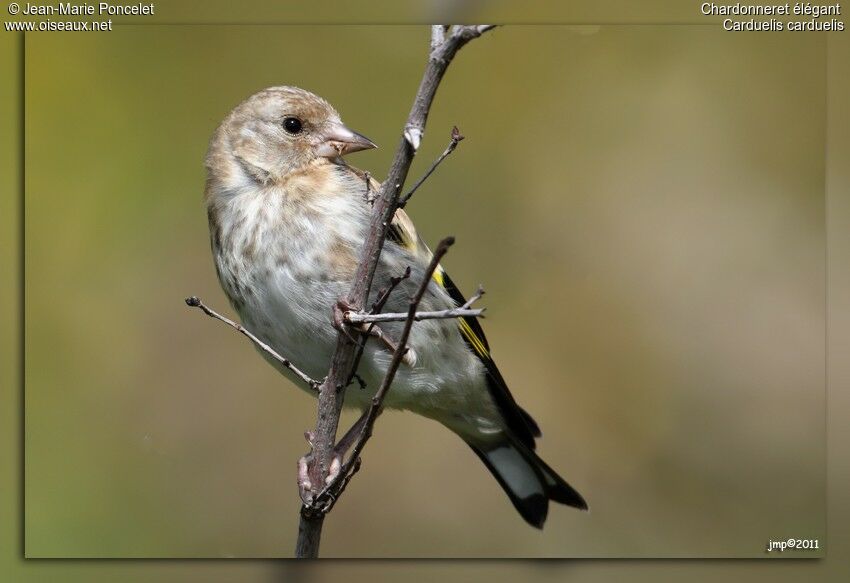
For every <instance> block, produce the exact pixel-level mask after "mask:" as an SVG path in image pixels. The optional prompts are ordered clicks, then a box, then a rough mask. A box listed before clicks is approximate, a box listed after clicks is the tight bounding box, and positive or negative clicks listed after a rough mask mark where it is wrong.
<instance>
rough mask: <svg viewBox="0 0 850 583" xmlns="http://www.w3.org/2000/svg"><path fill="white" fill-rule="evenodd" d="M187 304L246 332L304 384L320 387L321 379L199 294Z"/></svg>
mask: <svg viewBox="0 0 850 583" xmlns="http://www.w3.org/2000/svg"><path fill="white" fill-rule="evenodd" d="M186 305H187V306H189V307H190V308H200V310H201V311H203V312H204V313H205V314H206V315H207V316H209V317H210V318H215V319H216V320H219V321H221V322H224V323H225V324H227V325H228V326H230V327H231V328H233V329H235V330H236V331H237V332H240V333H242V334H244V335H245V336H247V337H248V340H250V341H251V342H253V343H254V344H255V345H256V346H257V348H259V349H260V350H262V351H263V352H265V353H266V354H268V355H269V356H271V357H272V358H273V359H275V360H276V361H277V362H279V363H280V364H281V365H282V366H284V367H285V368H288V369H289V370H291V371H292V373H293V374H294V375H295V376H297V377H298V378H299V379H300V380H301V381H302V382H303V383H304V384H306V385H307V386H309V387H310V388H311V389H313V390H314V391H316V390H318V389H319V381H317V380H315V379H313V378H312V377H310V375H308V374H307V373H305V372H304V371H302V370H301V369H299V368H298V367H296V366H295V365H294V364H292V363H291V362H290V361H289V359H288V358H284V357H282V356H281V355H279V354H278V353H277V352H275V350H274V349H273V348H272V347H271V346H269V345H268V344H266V343H265V342H263V341H262V340H260V339H259V338H257V337H256V336H254V335H253V334H252V333H251V332H250V331H249V330H248V329H246V328H245V327H244V326H242V325H241V324H237V323H236V322H234V321H233V320H231V319H230V318H226V317H224V316H222V315H221V314H219V313H218V312H216V311H215V310H213V309H212V308H209V307H207V305H206V304H204V302H202V301H201V300H200V298H198V297H197V296H191V297H188V298H186Z"/></svg>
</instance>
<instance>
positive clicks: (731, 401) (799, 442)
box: [24, 26, 826, 557]
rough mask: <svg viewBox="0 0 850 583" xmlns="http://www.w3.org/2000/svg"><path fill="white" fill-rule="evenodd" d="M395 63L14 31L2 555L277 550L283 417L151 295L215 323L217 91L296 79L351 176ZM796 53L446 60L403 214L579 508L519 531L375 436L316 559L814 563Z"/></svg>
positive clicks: (223, 348) (204, 34)
mask: <svg viewBox="0 0 850 583" xmlns="http://www.w3.org/2000/svg"><path fill="white" fill-rule="evenodd" d="M426 45H427V30H426V29H425V28H423V27H402V26H397V27H396V26H393V27H390V26H330V27H321V26H290V27H286V26H265V27H244V28H240V27H208V26H162V27H160V26H145V27H141V26H137V27H125V28H121V29H120V30H116V31H115V32H113V33H110V34H108V35H90V36H88V35H64V36H62V35H41V36H39V35H30V36H29V37H28V38H27V41H26V57H27V58H26V75H27V79H26V81H27V93H26V124H27V126H26V127H27V143H26V156H27V158H26V161H27V164H26V192H27V196H26V220H25V227H26V270H27V271H26V274H27V281H26V323H27V330H26V350H27V361H26V379H27V385H26V411H25V422H26V427H25V445H26V449H25V454H26V461H25V464H26V481H25V485H24V486H25V495H26V509H25V537H26V554H27V556H29V557H151V556H156V557H225V556H235V557H275V556H289V554H290V553H291V550H292V548H293V545H294V537H295V530H296V528H295V526H296V521H297V510H298V498H297V494H296V490H295V482H294V464H295V460H296V459H297V458H298V457H299V456H300V455H302V454H303V453H304V451H305V450H306V443H305V442H304V440H303V438H302V437H301V435H302V432H303V431H304V429H306V428H308V427H311V426H312V425H313V423H314V421H313V419H314V414H315V403H314V401H312V400H310V399H309V398H308V397H307V396H306V395H304V394H303V393H301V392H300V391H295V390H293V389H292V387H291V386H289V383H288V382H286V381H284V380H283V379H282V378H280V377H279V376H278V375H276V374H275V373H274V371H273V370H271V369H270V368H269V367H268V366H267V365H265V363H263V362H262V361H261V360H260V359H259V358H258V357H257V355H256V354H255V353H254V351H253V349H252V348H251V347H250V346H249V345H248V344H247V343H246V342H244V341H243V339H242V338H240V337H239V336H238V335H236V334H235V333H233V332H232V331H230V330H227V329H225V328H223V327H221V326H220V325H217V324H215V323H213V322H211V321H209V320H207V319H205V318H203V317H202V316H200V315H199V314H197V313H195V312H192V311H189V310H188V309H187V308H186V307H185V306H184V304H183V302H182V298H183V297H185V296H187V295H190V294H197V295H199V296H201V297H202V298H204V299H205V300H206V301H207V302H208V303H209V304H211V305H213V306H216V307H219V308H221V309H226V307H227V303H226V301H225V300H224V298H223V295H222V294H221V292H220V291H219V289H218V284H217V282H216V281H215V274H214V270H213V267H212V262H211V259H210V253H209V246H208V238H207V233H206V218H205V215H204V211H203V207H202V205H201V201H200V195H201V191H202V189H203V179H204V173H203V167H202V159H203V154H204V151H205V148H206V142H207V139H208V137H209V135H210V134H211V132H212V131H213V129H214V128H215V126H216V125H217V123H218V122H219V121H220V119H221V118H222V117H223V116H224V115H225V114H226V113H227V112H228V111H229V109H230V108H231V107H233V106H234V105H235V104H236V103H238V102H239V101H240V100H241V99H243V98H244V97H246V96H247V95H248V94H250V93H252V92H253V91H255V90H257V89H260V88H262V87H265V86H268V85H275V84H297V85H300V86H302V87H305V88H308V89H310V90H312V91H315V92H316V93H318V94H320V95H322V96H324V97H326V98H327V99H328V100H329V101H331V102H332V103H333V104H334V105H335V106H336V107H337V108H338V109H339V110H340V112H341V114H342V116H343V119H344V120H345V121H346V122H347V123H348V124H349V125H350V126H351V127H353V128H354V129H356V130H358V131H361V132H363V133H365V134H366V135H368V136H369V137H370V138H372V139H373V140H375V141H376V142H378V143H379V144H380V145H381V146H382V149H380V150H378V151H374V152H368V153H363V154H358V155H356V156H353V157H351V159H350V161H351V162H352V163H353V164H355V165H357V166H360V167H362V168H365V169H369V170H370V171H372V172H373V174H375V175H376V176H380V175H381V174H382V173H383V172H384V171H385V169H386V168H387V167H388V165H389V160H390V157H391V155H392V150H393V148H394V146H395V144H396V142H397V139H398V134H399V131H400V128H401V125H402V123H403V121H404V119H405V116H406V114H407V111H408V109H409V106H410V101H411V99H412V96H413V93H414V92H415V89H416V85H417V84H418V80H419V77H420V75H421V71H422V67H423V65H424V62H423V59H424V52H425V47H426ZM825 50H826V38H825V37H824V36H820V35H790V34H789V35H775V36H773V35H768V36H765V35H730V34H728V33H724V32H723V31H722V30H720V29H718V28H715V27H688V26H681V27H651V26H641V27H617V26H602V27H557V26H515V27H506V28H503V29H499V30H496V31H495V32H494V33H491V34H489V35H488V36H487V37H485V38H483V39H481V40H479V41H476V42H475V43H473V44H472V45H470V46H469V47H467V48H466V49H464V51H463V52H462V53H461V54H460V55H459V57H458V59H457V61H456V62H455V63H454V64H453V65H452V68H451V69H450V71H449V73H448V75H447V77H446V79H445V81H444V84H443V86H442V88H441V90H440V92H439V93H438V96H437V100H436V105H435V108H434V110H433V112H432V116H431V118H430V120H429V128H428V133H427V136H426V141H425V144H424V146H423V149H422V150H421V152H420V155H419V157H418V159H417V163H416V164H415V166H414V170H413V172H412V175H413V176H418V175H419V174H420V173H421V172H422V171H424V169H425V168H427V165H428V164H429V163H430V161H431V160H432V159H433V158H434V157H435V156H436V155H437V154H438V153H439V152H440V151H441V150H442V149H443V147H444V146H445V143H446V141H447V138H448V132H449V129H450V128H451V126H452V124H457V125H459V126H460V128H461V130H462V131H463V133H464V134H466V135H467V136H468V139H467V141H465V142H464V143H463V145H462V146H461V148H460V149H459V150H458V151H457V152H456V153H455V154H454V155H453V156H452V158H451V159H450V160H449V161H448V162H447V163H446V164H445V165H444V166H443V167H441V168H440V170H439V171H438V172H437V173H436V174H435V176H434V177H433V178H432V179H431V180H429V182H428V183H427V187H426V188H425V189H423V190H422V191H420V192H419V193H418V194H417V197H416V199H415V200H414V202H413V203H412V205H411V206H410V207H409V211H410V213H411V215H412V216H413V217H414V219H415V220H416V221H417V224H418V226H419V229H420V231H421V232H422V233H423V235H424V236H425V237H426V238H427V239H428V240H429V241H431V242H433V241H436V240H437V239H439V238H440V237H442V236H443V235H446V234H455V235H457V236H458V241H459V244H458V245H457V246H456V247H455V249H453V251H452V253H451V255H450V256H449V258H448V259H447V261H446V266H447V268H448V269H449V271H450V272H451V273H452V276H453V278H454V279H455V280H456V281H457V283H458V284H459V285H460V286H461V287H462V288H463V289H465V290H467V291H469V290H472V289H474V287H475V286H476V285H477V284H478V283H479V282H482V283H484V284H485V285H486V287H487V289H488V292H489V293H488V295H487V297H486V302H485V304H486V305H487V306H488V308H489V310H488V319H487V321H486V328H487V331H488V337H489V339H490V342H491V344H492V347H493V351H494V355H495V357H496V358H497V361H498V362H499V363H500V367H501V369H502V372H503V374H504V375H505V377H506V378H507V379H508V382H509V384H510V385H511V386H512V387H513V390H514V393H515V395H516V397H517V399H518V400H519V401H520V402H521V403H522V404H523V405H524V406H526V408H528V409H529V410H530V411H531V412H532V414H534V415H535V417H536V418H537V419H538V421H539V422H540V423H541V426H542V427H543V430H544V434H545V437H544V440H543V441H542V442H541V445H540V452H541V454H542V456H543V457H544V458H545V459H546V460H547V461H549V462H550V463H551V464H552V465H553V467H555V468H556V469H558V470H559V471H560V472H561V473H563V474H564V475H565V477H566V478H567V479H568V480H570V481H571V482H572V483H573V484H574V485H575V486H576V487H577V488H578V489H579V490H580V491H581V492H582V493H584V494H585V495H586V497H587V498H588V500H589V502H590V504H591V512H590V513H589V514H582V513H578V512H575V511H571V510H569V509H566V508H563V507H558V506H553V508H552V510H551V513H550V518H549V521H548V523H547V525H546V529H545V530H544V531H543V532H542V533H541V532H537V531H535V530H533V529H531V528H528V527H526V526H525V525H524V524H523V523H522V521H521V520H520V519H519V518H518V517H517V516H516V515H515V512H514V510H513V509H512V507H511V506H510V504H509V502H508V501H507V499H506V498H505V497H504V495H503V493H502V492H501V490H500V488H499V487H498V485H497V484H496V483H495V482H494V481H493V480H492V478H491V477H490V476H489V474H488V473H487V472H486V470H485V469H484V468H483V466H479V463H478V462H477V461H475V458H474V456H473V455H472V454H471V452H469V451H468V449H467V448H466V447H464V446H463V445H462V444H461V443H460V442H459V441H458V440H457V439H456V438H454V437H453V436H452V435H450V434H449V433H448V432H446V431H445V430H443V429H442V428H441V427H439V426H437V425H435V424H433V423H430V422H427V421H423V420H420V419H416V418H415V417H413V416H411V415H407V414H391V415H387V416H385V417H384V418H382V419H381V421H380V422H379V424H378V426H377V430H376V435H375V439H374V440H373V442H372V443H371V444H370V447H369V450H368V452H367V453H366V455H365V458H364V468H363V471H362V472H361V473H360V474H359V475H358V476H357V478H356V480H355V481H354V482H353V483H352V485H351V486H350V488H349V489H348V491H347V492H346V495H345V497H344V499H343V500H342V501H341V503H340V504H339V505H338V506H337V507H336V508H335V510H334V512H333V514H332V516H331V517H330V519H329V520H328V521H327V524H326V527H325V533H324V540H323V555H324V556H337V557H354V556H356V557H364V556H365V557H444V556H451V557H455V556H457V557H468V556H475V557H477V556H492V557H503V556H519V557H538V556H546V557H568V556H569V557H615V556H630V557H645V556H653V557H661V556H664V557H670V556H672V557H684V556H764V552H763V550H764V545H765V544H766V542H767V540H768V539H778V538H787V537H789V536H794V537H799V538H820V539H821V540H824V537H825V499H824V498H825V440H824V436H825V400H824V397H825V393H824V384H825V376H824V360H825V344H824V343H825V284H824V282H825V277H824V276H825V228H824V225H825V223H824V213H825V208H824V190H825V184H824V172H825V150H824V147H823V144H824V142H825V139H826V126H825V113H826V112H825V104H826V70H825V62H826V61H825V54H826V53H825ZM400 533H403V534H402V535H400ZM812 555H814V553H813V554H812ZM812 555H807V556H812Z"/></svg>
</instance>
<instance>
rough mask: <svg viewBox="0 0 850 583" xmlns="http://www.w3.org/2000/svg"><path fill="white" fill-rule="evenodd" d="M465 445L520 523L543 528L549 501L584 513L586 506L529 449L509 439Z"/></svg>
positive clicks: (563, 481) (578, 496)
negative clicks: (468, 447) (496, 483)
mask: <svg viewBox="0 0 850 583" xmlns="http://www.w3.org/2000/svg"><path fill="white" fill-rule="evenodd" d="M467 444H468V445H469V446H470V447H471V448H472V450H473V451H474V452H475V453H476V454H477V455H478V457H479V458H481V461H483V462H484V465H486V466H487V469H489V470H490V472H491V473H492V474H493V476H494V477H495V478H496V480H497V481H498V482H499V484H500V485H501V486H502V488H503V489H504V491H505V493H506V494H507V495H508V498H510V500H511V502H512V503H513V505H514V507H516V509H517V511H519V513H520V514H521V515H522V517H523V519H525V521H526V522H528V523H529V524H530V525H532V526H534V527H536V528H543V523H544V522H546V515H547V514H548V512H549V500H553V501H555V502H559V503H561V504H566V505H568V506H572V507H574V508H578V509H581V510H587V502H585V500H584V498H583V497H582V496H581V494H579V493H578V492H577V491H576V490H575V489H574V488H573V487H572V486H570V485H569V484H568V483H567V482H566V481H565V480H564V479H563V478H561V477H560V476H559V475H558V474H557V473H555V471H554V470H553V469H552V468H550V467H549V466H548V465H547V464H546V462H544V461H543V460H542V459H540V457H539V456H538V455H537V454H536V453H534V452H533V451H532V450H531V449H529V448H528V447H526V446H525V445H523V444H522V443H520V442H519V441H518V440H516V439H511V438H510V437H507V436H506V438H505V440H504V441H500V442H495V443H487V444H478V443H472V442H469V441H467Z"/></svg>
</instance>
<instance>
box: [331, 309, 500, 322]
mask: <svg viewBox="0 0 850 583" xmlns="http://www.w3.org/2000/svg"><path fill="white" fill-rule="evenodd" d="M483 313H484V308H476V309H474V310H471V309H462V308H452V309H450V310H436V311H432V312H416V313H415V314H414V315H413V320H414V321H415V322H421V321H422V320H449V319H451V318H478V317H480V316H481V314H483ZM343 317H344V318H345V321H346V322H347V323H349V324H355V325H356V324H371V323H378V322H404V321H405V320H407V318H408V315H407V314H406V313H405V314H403V313H401V312H390V313H387V314H355V313H353V312H346V313H345V315H344V316H343Z"/></svg>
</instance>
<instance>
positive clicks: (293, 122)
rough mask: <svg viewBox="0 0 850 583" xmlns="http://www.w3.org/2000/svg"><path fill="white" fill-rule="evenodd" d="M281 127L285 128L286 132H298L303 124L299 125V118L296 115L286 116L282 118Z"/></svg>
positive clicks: (293, 133)
mask: <svg viewBox="0 0 850 583" xmlns="http://www.w3.org/2000/svg"><path fill="white" fill-rule="evenodd" d="M283 129H285V130H286V133H288V134H292V135H295V134H300V133H301V130H302V129H303V126H302V125H301V120H300V119H298V118H297V117H286V118H284V119H283Z"/></svg>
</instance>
